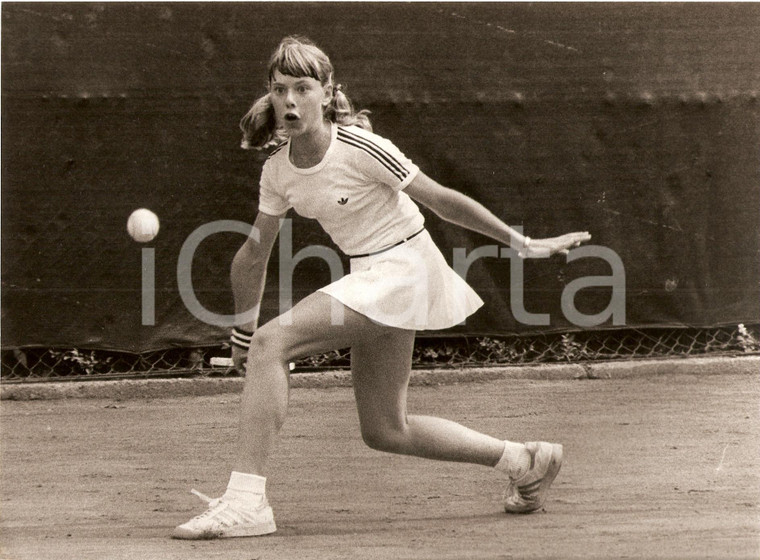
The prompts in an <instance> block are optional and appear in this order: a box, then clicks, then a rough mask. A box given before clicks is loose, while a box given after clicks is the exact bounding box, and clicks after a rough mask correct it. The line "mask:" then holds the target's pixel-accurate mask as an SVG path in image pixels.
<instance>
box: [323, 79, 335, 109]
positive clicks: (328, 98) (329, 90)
mask: <svg viewBox="0 0 760 560" xmlns="http://www.w3.org/2000/svg"><path fill="white" fill-rule="evenodd" d="M322 91H323V92H324V94H325V100H324V101H322V106H323V107H327V106H328V105H330V103H331V102H332V100H333V94H334V91H333V85H332V84H326V85H324V86H322Z"/></svg>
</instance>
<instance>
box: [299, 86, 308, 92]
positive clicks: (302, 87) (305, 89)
mask: <svg viewBox="0 0 760 560" xmlns="http://www.w3.org/2000/svg"><path fill="white" fill-rule="evenodd" d="M307 91H309V88H308V87H306V86H301V87H299V88H298V93H306V92H307Z"/></svg>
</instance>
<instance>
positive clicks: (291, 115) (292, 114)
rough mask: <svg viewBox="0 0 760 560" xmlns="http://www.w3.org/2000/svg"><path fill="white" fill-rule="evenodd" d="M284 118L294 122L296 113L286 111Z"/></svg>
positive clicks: (296, 118)
mask: <svg viewBox="0 0 760 560" xmlns="http://www.w3.org/2000/svg"><path fill="white" fill-rule="evenodd" d="M285 120H286V121H288V122H295V121H297V120H298V115H296V114H295V113H287V114H286V115H285Z"/></svg>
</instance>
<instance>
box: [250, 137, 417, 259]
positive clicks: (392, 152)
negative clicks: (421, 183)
mask: <svg viewBox="0 0 760 560" xmlns="http://www.w3.org/2000/svg"><path fill="white" fill-rule="evenodd" d="M289 152H290V141H288V142H285V143H284V144H282V145H281V146H280V147H278V148H277V149H275V151H274V152H273V153H272V154H271V155H270V156H269V158H268V159H267V161H266V163H265V164H264V168H263V170H262V173H261V188H260V193H259V210H260V211H261V212H264V213H265V214H270V215H273V216H279V215H281V214H284V213H285V212H287V210H288V209H289V208H293V209H294V210H295V211H296V212H297V213H298V214H299V215H301V216H304V217H305V218H312V219H315V220H317V221H318V222H319V223H320V225H321V226H322V228H323V229H324V230H325V231H326V232H327V234H328V235H329V236H330V237H331V238H332V240H333V241H334V242H335V244H336V245H337V246H338V247H339V248H340V249H341V251H343V252H344V253H345V254H347V255H359V254H364V253H370V252H373V251H377V250H378V249H382V248H385V247H388V246H389V245H392V244H394V243H396V242H398V241H400V240H402V239H404V238H405V237H408V236H410V235H412V234H413V233H416V232H418V231H419V230H420V229H422V227H423V226H424V223H425V219H424V217H423V216H422V214H421V213H420V210H419V208H418V207H417V205H416V204H415V203H414V201H412V199H411V198H409V196H408V195H407V194H405V193H404V192H402V190H403V189H404V188H405V187H406V186H407V185H409V183H411V182H412V180H413V179H414V178H415V176H416V175H417V173H418V172H419V167H417V166H416V165H415V164H413V163H412V161H411V160H410V159H408V158H407V157H406V156H404V154H403V153H401V151H400V150H399V149H398V148H396V146H394V145H393V144H392V143H391V142H390V141H388V140H386V139H385V138H382V137H381V136H378V135H377V134H374V133H372V132H368V131H366V130H364V129H361V128H359V127H356V126H339V125H336V124H333V126H332V140H331V142H330V147H329V148H328V150H327V153H326V154H325V157H324V158H323V159H322V161H321V162H319V163H318V164H317V165H315V166H314V167H310V168H307V169H301V168H298V167H295V166H294V165H293V164H292V163H291V162H290V158H289Z"/></svg>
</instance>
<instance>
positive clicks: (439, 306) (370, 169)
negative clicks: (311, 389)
mask: <svg viewBox="0 0 760 560" xmlns="http://www.w3.org/2000/svg"><path fill="white" fill-rule="evenodd" d="M268 84H269V91H268V93H267V94H266V95H265V96H263V97H262V98H261V99H259V100H257V101H256V103H255V104H254V105H253V107H252V108H251V110H250V111H249V112H248V113H247V114H246V115H245V116H244V117H243V119H242V121H241V128H242V130H243V135H244V138H243V147H245V148H250V149H270V150H271V153H270V155H269V157H268V159H267V160H266V162H265V164H264V167H263V170H262V174H261V182H260V195H259V211H258V215H257V217H256V219H255V223H254V226H253V227H254V229H255V232H254V233H257V235H251V236H250V237H249V238H248V239H247V240H246V242H245V243H244V244H243V246H242V247H241V248H240V250H239V251H238V253H237V254H236V256H235V258H234V260H233V264H232V270H231V279H232V288H233V293H234V298H235V311H236V314H238V316H243V315H244V314H245V313H246V312H248V313H249V314H250V310H252V309H258V306H259V304H260V302H261V298H262V294H263V289H264V282H265V277H266V271H267V262H268V260H269V256H270V253H271V250H272V247H273V244H274V241H275V239H276V237H277V234H278V231H279V229H280V225H281V220H282V219H283V217H284V216H285V214H286V213H287V212H288V210H289V209H290V208H293V209H294V210H295V211H296V212H297V213H298V214H300V215H301V216H305V217H308V218H313V219H316V220H317V221H318V222H319V223H320V225H321V226H322V227H323V228H324V230H325V231H326V232H327V233H328V234H329V235H330V237H331V238H332V239H333V241H334V242H335V243H336V245H337V246H338V247H339V248H340V249H341V250H342V251H343V252H345V253H346V254H347V255H349V256H350V257H351V259H350V264H351V267H350V273H349V274H348V275H346V276H343V277H342V278H341V279H339V280H337V281H336V282H334V283H332V284H330V285H328V286H326V287H324V288H322V289H320V290H318V291H316V292H315V293H313V294H311V295H309V296H307V297H306V298H304V299H303V300H301V301H300V302H298V303H297V304H296V305H295V306H294V307H293V308H292V309H291V310H290V311H289V312H288V313H287V314H286V315H285V316H281V317H279V318H276V319H274V320H272V321H270V322H268V323H267V324H265V325H263V326H261V327H258V326H257V318H255V317H254V318H250V317H249V319H250V320H249V321H248V322H246V323H244V324H240V325H238V326H236V327H235V328H233V332H232V338H231V340H232V343H233V361H234V363H235V366H236V367H237V368H238V369H239V370H240V371H243V369H244V370H245V372H246V380H245V387H244V390H243V395H242V401H241V418H240V429H239V438H240V440H239V446H238V456H237V459H236V463H235V464H234V465H232V474H231V477H230V480H229V484H228V487H227V490H226V492H225V493H224V495H223V496H222V497H221V498H217V499H214V500H210V499H208V498H206V499H207V500H208V501H209V507H208V509H207V511H205V512H204V513H202V514H201V515H199V516H197V517H194V518H193V519H191V520H190V521H188V522H187V523H184V524H182V525H180V526H179V527H177V528H176V529H175V531H174V533H173V536H174V537H175V538H181V539H207V538H223V537H247V536H256V535H264V534H268V533H272V532H274V531H275V530H276V527H275V522H274V516H273V514H272V509H271V507H270V506H269V503H268V502H267V498H266V492H265V484H266V478H265V476H266V463H267V458H268V457H269V455H270V453H271V450H272V447H273V445H275V442H276V439H277V436H278V432H279V431H280V428H281V426H282V425H283V422H284V421H285V417H286V413H287V408H288V391H289V378H288V376H289V368H288V363H289V362H291V361H293V360H295V359H297V358H301V357H305V356H308V355H315V354H319V353H323V352H328V351H331V350H335V349H341V348H349V347H350V348H351V371H352V380H353V388H354V393H355V397H356V404H357V408H358V412H359V420H360V426H361V433H362V437H363V440H364V441H365V442H366V444H367V445H368V446H370V447H371V448H373V449H376V450H379V451H385V452H390V453H400V454H405V455H413V456H417V457H424V458H428V459H437V460H442V461H458V462H464V463H475V464H480V465H485V466H487V467H492V468H495V469H496V470H497V471H501V472H503V473H504V477H505V486H506V491H505V503H504V509H505V511H507V512H508V513H528V512H533V511H536V510H538V509H540V508H541V507H542V506H543V505H544V501H545V500H546V497H547V492H548V490H549V487H550V485H551V484H552V481H553V480H554V478H555V477H556V475H557V473H558V472H559V469H560V466H561V464H562V446H561V445H559V444H553V443H546V442H529V443H525V444H523V443H517V442H512V441H504V440H503V439H498V438H496V437H492V436H489V435H485V434H482V433H479V432H477V431H474V430H472V429H469V428H467V427H464V426H462V425H460V424H458V423H455V422H453V421H450V420H445V419H442V418H435V417H430V416H418V415H412V414H408V413H407V406H406V404H407V387H408V383H409V377H410V372H411V366H412V350H413V347H414V340H415V332H416V331H418V330H428V329H434V330H440V329H445V328H448V327H452V326H454V325H457V324H459V323H461V322H463V321H464V320H465V319H466V318H467V317H468V316H469V315H471V314H472V313H474V312H475V311H476V310H477V309H478V308H479V307H480V306H481V305H482V304H483V302H482V301H481V299H480V298H479V297H478V295H477V294H476V293H475V292H474V291H473V290H472V289H471V288H470V287H469V286H468V285H467V284H466V282H465V281H464V280H463V279H462V278H461V277H460V276H459V275H457V274H456V273H455V272H454V271H453V270H452V269H451V268H450V267H449V266H448V265H447V263H446V261H445V260H444V258H443V256H442V255H441V252H440V251H439V250H438V248H437V247H436V245H435V244H434V243H433V241H432V239H431V237H430V235H429V234H428V232H427V231H426V230H425V227H424V218H423V215H422V214H421V213H420V210H419V208H418V206H417V204H422V205H424V206H426V207H428V208H429V209H430V210H432V212H434V213H435V214H436V215H437V216H439V217H440V218H442V219H443V220H446V221H447V222H450V223H452V224H456V225H458V226H461V227H464V228H468V229H470V230H473V231H476V232H479V233H481V234H485V235H487V236H489V237H491V238H493V239H495V240H497V241H499V242H500V243H503V244H505V245H509V246H511V247H513V248H515V249H517V250H518V252H519V254H520V256H521V257H535V256H542V257H543V256H547V255H553V254H556V253H560V252H566V251H567V250H568V249H570V248H572V247H576V246H578V245H579V244H581V243H582V242H584V241H587V240H588V239H590V236H589V234H588V233H587V232H576V233H570V234H567V235H562V236H560V237H555V238H551V239H530V238H528V237H524V236H523V235H521V234H520V233H519V232H517V231H516V230H515V229H513V228H510V227H509V226H507V225H506V224H504V223H503V222H502V221H501V220H500V219H499V218H497V217H496V216H494V215H493V214H492V213H491V212H490V211H488V210H487V209H486V208H485V207H483V206H482V205H481V204H479V203H478V202H476V201H474V200H473V199H471V198H469V197H467V196H465V195H463V194H461V193H459V192H456V191H454V190H451V189H448V188H446V187H443V186H441V185H440V184H438V183H437V182H435V181H434V180H433V179H431V178H429V177H427V176H426V175H425V174H424V173H422V172H421V171H420V170H419V168H418V167H417V166H416V165H415V164H414V163H412V161H410V159H409V158H407V157H406V156H404V154H403V153H402V152H401V151H400V150H399V149H398V148H396V146H394V145H393V144H392V143H391V142H390V141H388V140H386V139H385V138H382V137H380V136H378V135H376V134H374V133H373V132H372V128H371V125H370V122H369V119H368V116H367V115H368V113H367V111H355V110H354V109H353V107H352V105H351V103H350V101H349V100H348V98H347V97H346V95H345V94H344V93H343V92H342V91H341V87H340V86H339V85H337V84H336V83H335V81H334V74H333V67H332V64H331V63H330V60H329V58H328V57H327V56H326V55H325V53H324V52H323V51H322V50H320V49H319V48H318V47H316V46H315V45H314V44H313V43H312V42H310V41H309V40H307V39H304V38H298V37H288V38H285V39H284V40H283V41H282V42H281V43H280V45H279V46H278V47H277V49H276V50H275V52H274V53H273V55H272V58H271V61H270V64H269V76H268ZM196 493H197V492H196ZM197 494H198V495H200V496H201V497H204V498H205V496H203V495H202V494H200V493H197Z"/></svg>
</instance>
